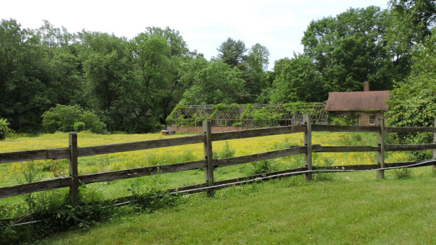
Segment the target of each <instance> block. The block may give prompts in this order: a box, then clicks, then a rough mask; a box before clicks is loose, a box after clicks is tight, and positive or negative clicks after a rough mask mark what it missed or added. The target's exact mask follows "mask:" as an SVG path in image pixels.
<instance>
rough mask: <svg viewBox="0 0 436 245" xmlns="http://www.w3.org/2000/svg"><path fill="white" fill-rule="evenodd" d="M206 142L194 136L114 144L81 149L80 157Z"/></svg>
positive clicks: (200, 136)
mask: <svg viewBox="0 0 436 245" xmlns="http://www.w3.org/2000/svg"><path fill="white" fill-rule="evenodd" d="M204 140H205V139H204V137H203V135H194V136H186V137H180V138H171V139H159V140H147V141H140V142H131V143H121V144H112V145H99V146H90V147H80V148H79V157H84V156H93V155H101V154H109V153H118V152H126V151H138V150H147V149H154V148H162V147H170V146H178V145H189V144H197V143H203V142H204Z"/></svg>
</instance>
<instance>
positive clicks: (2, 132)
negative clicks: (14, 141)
mask: <svg viewBox="0 0 436 245" xmlns="http://www.w3.org/2000/svg"><path fill="white" fill-rule="evenodd" d="M12 132H13V131H12V130H11V129H10V128H9V123H8V121H7V120H6V119H3V118H0V140H4V139H5V138H6V137H7V136H8V135H9V134H10V133H12Z"/></svg>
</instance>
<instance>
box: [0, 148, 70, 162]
mask: <svg viewBox="0 0 436 245" xmlns="http://www.w3.org/2000/svg"><path fill="white" fill-rule="evenodd" d="M69 157H70V149H69V148H59V149H47V150H35V151H18V152H6V153H0V164H3V163H11V162H26V161H33V160H46V159H65V158H69Z"/></svg>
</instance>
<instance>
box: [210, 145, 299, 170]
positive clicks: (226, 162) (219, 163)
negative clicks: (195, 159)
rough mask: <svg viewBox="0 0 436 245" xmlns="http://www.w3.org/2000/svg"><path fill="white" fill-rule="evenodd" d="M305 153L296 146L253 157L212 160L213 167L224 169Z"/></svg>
mask: <svg viewBox="0 0 436 245" xmlns="http://www.w3.org/2000/svg"><path fill="white" fill-rule="evenodd" d="M305 152H306V147H304V146H296V147H291V148H289V149H284V150H277V151H268V152H263V153H257V154H253V155H246V156H240V157H230V158H224V159H219V160H214V166H215V167H226V166H232V165H237V164H243V163H249V162H256V161H262V160H267V159H274V158H279V157H286V156H293V155H298V154H303V153H305Z"/></svg>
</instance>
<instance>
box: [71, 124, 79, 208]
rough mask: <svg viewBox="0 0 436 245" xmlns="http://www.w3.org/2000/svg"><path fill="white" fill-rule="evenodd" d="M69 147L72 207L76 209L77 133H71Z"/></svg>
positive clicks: (77, 199) (77, 180)
mask: <svg viewBox="0 0 436 245" xmlns="http://www.w3.org/2000/svg"><path fill="white" fill-rule="evenodd" d="M69 143H70V144H69V145H70V154H71V155H70V168H69V169H70V176H71V178H72V179H71V186H70V202H71V206H73V207H75V206H76V205H77V203H78V201H79V179H78V178H77V176H79V172H78V168H77V163H78V160H77V157H78V154H77V133H76V132H70V134H69Z"/></svg>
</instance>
